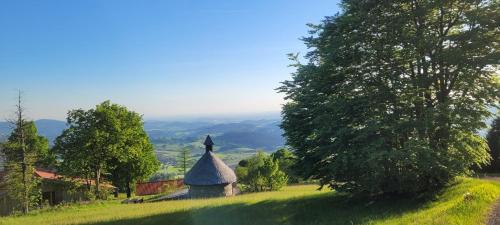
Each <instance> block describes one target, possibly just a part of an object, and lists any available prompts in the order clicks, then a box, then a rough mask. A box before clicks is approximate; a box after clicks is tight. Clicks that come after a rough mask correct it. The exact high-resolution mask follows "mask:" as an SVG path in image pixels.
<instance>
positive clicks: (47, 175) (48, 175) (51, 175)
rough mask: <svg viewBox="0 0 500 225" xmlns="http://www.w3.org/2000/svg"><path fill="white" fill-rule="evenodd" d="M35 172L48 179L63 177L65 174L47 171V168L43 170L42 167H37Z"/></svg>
mask: <svg viewBox="0 0 500 225" xmlns="http://www.w3.org/2000/svg"><path fill="white" fill-rule="evenodd" d="M35 174H36V175H37V176H39V177H40V178H42V179H48V180H57V179H62V178H63V176H61V175H57V174H56V173H54V172H50V171H45V170H41V169H35Z"/></svg>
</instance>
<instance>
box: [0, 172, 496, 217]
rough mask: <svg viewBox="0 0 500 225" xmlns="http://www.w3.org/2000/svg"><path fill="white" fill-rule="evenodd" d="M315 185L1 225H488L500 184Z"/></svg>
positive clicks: (71, 211) (103, 205)
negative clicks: (370, 188) (387, 188)
mask: <svg viewBox="0 0 500 225" xmlns="http://www.w3.org/2000/svg"><path fill="white" fill-rule="evenodd" d="M317 188H318V187H317V186H315V185H300V186H289V187H286V188H285V189H284V190H283V191H278V192H264V193H253V194H245V195H240V196H236V197H232V198H215V199H199V200H181V201H167V202H158V203H145V204H130V205H124V204H120V203H119V201H107V202H100V203H93V204H89V205H77V206H67V207H61V208H54V209H51V210H47V211H43V212H34V213H31V214H30V215H27V216H11V217H5V218H1V219H0V224H12V225H15V224H19V225H24V224H33V225H34V224H89V225H90V224H93V225H98V224H116V225H118V224H133V225H141V224H175V225H211V224H214V225H222V224H231V225H233V224H242V225H247V224H248V225H250V224H254V225H266V224H289V225H299V224H300V225H303V224H311V225H312V224H314V225H321V224H471V225H477V224H484V223H485V221H486V218H487V215H488V213H489V210H490V209H491V207H492V205H493V204H494V202H495V201H496V199H497V198H498V197H499V196H500V184H499V183H497V182H494V181H486V180H479V179H470V178H466V179H461V180H459V181H458V183H457V184H456V185H453V186H450V187H448V188H446V189H445V190H444V191H443V192H442V193H439V194H437V195H436V196H434V197H433V198H432V199H427V200H423V199H416V198H409V197H401V196H400V197H381V198H378V199H366V198H355V197H350V196H348V195H345V194H340V193H336V192H333V191H329V190H322V191H318V190H317Z"/></svg>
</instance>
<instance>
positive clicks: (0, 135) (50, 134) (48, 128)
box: [0, 119, 66, 143]
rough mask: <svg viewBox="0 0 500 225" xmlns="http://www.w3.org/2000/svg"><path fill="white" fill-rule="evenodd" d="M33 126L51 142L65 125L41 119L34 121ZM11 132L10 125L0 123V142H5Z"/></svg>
mask: <svg viewBox="0 0 500 225" xmlns="http://www.w3.org/2000/svg"><path fill="white" fill-rule="evenodd" d="M35 125H36V127H37V129H38V133H39V134H40V135H42V136H44V137H46V138H47V139H49V142H51V143H52V142H53V141H54V140H55V139H56V137H57V136H59V135H60V134H61V133H62V131H63V130H64V129H65V128H66V123H65V122H63V121H59V120H49V119H42V120H36V121H35ZM11 132H12V127H11V124H9V123H7V122H0V140H5V139H7V137H8V136H9V135H10V133H11Z"/></svg>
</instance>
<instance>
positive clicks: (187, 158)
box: [176, 147, 193, 176]
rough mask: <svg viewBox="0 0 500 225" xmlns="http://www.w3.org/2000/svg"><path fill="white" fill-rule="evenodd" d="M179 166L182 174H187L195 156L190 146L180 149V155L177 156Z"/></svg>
mask: <svg viewBox="0 0 500 225" xmlns="http://www.w3.org/2000/svg"><path fill="white" fill-rule="evenodd" d="M176 163H177V168H179V169H180V171H181V172H182V175H184V176H186V173H187V172H188V171H189V168H191V166H192V165H193V156H192V155H191V149H190V148H188V147H185V148H182V149H181V150H180V151H179V156H178V157H177V162H176Z"/></svg>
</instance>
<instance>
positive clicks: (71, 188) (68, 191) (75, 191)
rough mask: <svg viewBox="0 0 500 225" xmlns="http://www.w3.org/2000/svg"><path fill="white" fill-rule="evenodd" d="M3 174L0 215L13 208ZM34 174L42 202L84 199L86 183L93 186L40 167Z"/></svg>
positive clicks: (1, 173)
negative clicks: (38, 181)
mask: <svg viewBox="0 0 500 225" xmlns="http://www.w3.org/2000/svg"><path fill="white" fill-rule="evenodd" d="M5 175H6V172H5V171H1V170H0V215H7V214H9V213H11V212H12V210H13V208H14V205H12V201H9V196H8V195H7V190H8V189H7V188H8V187H7V186H6V185H5V184H4V183H3V178H4V177H5ZM34 175H35V176H36V177H37V178H39V179H40V180H41V185H40V188H41V192H42V203H47V204H49V205H57V204H59V203H62V202H73V201H82V200H86V197H85V191H86V190H87V189H88V185H91V186H95V181H93V180H90V181H87V180H84V179H81V178H67V177H64V176H62V175H59V174H57V173H56V172H54V171H50V170H45V169H40V168H36V169H35V171H34ZM75 184H76V185H75ZM100 187H102V188H103V189H104V190H108V191H115V190H116V187H114V186H113V185H111V184H109V183H101V185H100Z"/></svg>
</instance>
